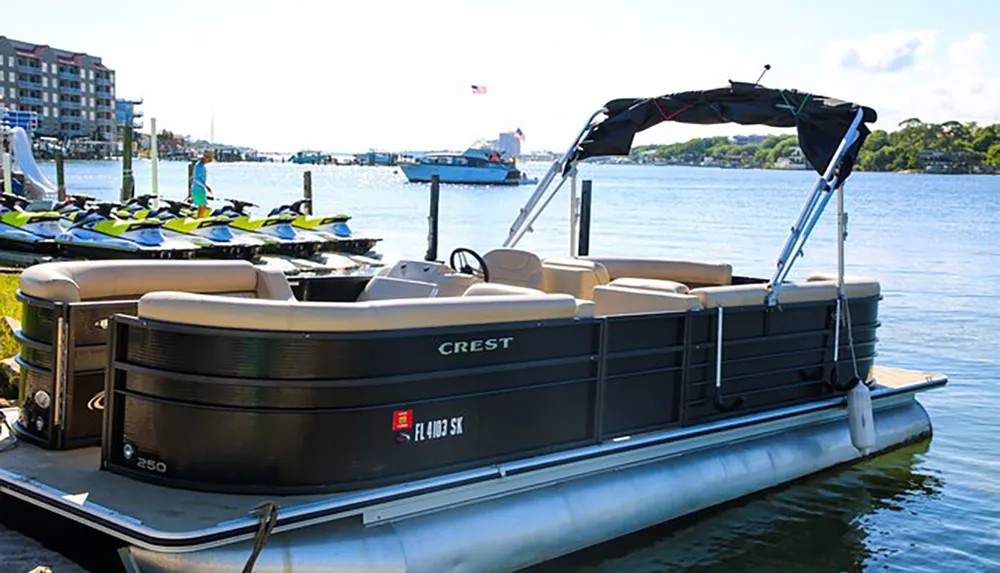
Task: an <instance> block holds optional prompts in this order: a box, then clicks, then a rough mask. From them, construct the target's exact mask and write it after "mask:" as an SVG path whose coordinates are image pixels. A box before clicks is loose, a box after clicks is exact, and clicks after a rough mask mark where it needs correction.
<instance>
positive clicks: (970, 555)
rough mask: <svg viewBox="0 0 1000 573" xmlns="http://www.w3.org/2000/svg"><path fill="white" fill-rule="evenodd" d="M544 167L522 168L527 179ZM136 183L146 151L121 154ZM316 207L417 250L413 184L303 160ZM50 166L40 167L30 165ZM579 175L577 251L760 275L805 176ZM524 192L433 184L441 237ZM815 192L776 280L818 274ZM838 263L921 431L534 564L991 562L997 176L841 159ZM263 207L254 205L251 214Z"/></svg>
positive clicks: (502, 216) (90, 180)
mask: <svg viewBox="0 0 1000 573" xmlns="http://www.w3.org/2000/svg"><path fill="white" fill-rule="evenodd" d="M546 168H547V165H542V164H529V165H528V166H527V168H526V170H527V171H528V174H529V176H539V177H540V176H542V175H543V174H544V171H545V169H546ZM135 169H136V181H137V189H138V190H139V192H143V191H144V190H148V189H149V185H150V183H149V182H150V176H149V163H148V162H137V163H136V165H135ZM306 169H307V168H306V167H303V166H296V165H291V164H213V165H211V166H210V168H209V184H210V185H211V186H212V188H213V189H214V190H215V194H216V196H217V197H227V196H235V197H240V198H246V199H249V200H252V201H255V202H257V203H259V204H260V205H262V207H267V208H270V207H272V206H275V205H277V204H279V203H280V202H284V201H289V200H293V199H296V198H298V197H299V196H300V194H301V186H302V185H301V181H302V172H303V171H305V170H306ZM309 169H311V170H312V172H313V189H314V193H315V201H316V209H315V211H316V212H317V213H327V212H334V211H343V212H347V213H349V214H351V215H353V216H354V217H355V218H354V220H352V222H351V225H352V227H353V228H354V229H355V230H356V231H370V232H372V233H374V234H377V235H379V236H381V237H383V238H384V239H385V240H384V242H383V243H382V244H381V245H380V247H379V250H381V251H383V252H384V253H386V255H387V256H388V257H394V256H407V257H411V258H420V257H422V256H423V254H424V250H425V245H426V236H427V227H426V217H427V198H428V194H427V188H426V186H423V185H410V184H407V183H405V179H404V177H403V176H402V174H400V173H397V172H395V170H394V169H391V168H366V167H334V166H312V167H309ZM43 171H45V172H46V174H47V175H48V176H49V177H50V178H52V179H53V180H54V177H55V175H54V167H53V166H52V165H51V164H46V165H43ZM580 174H581V177H582V178H584V179H593V180H594V216H593V233H592V241H591V245H592V248H591V252H592V253H594V254H633V255H639V256H666V257H677V258H692V259H700V260H719V261H725V262H730V263H731V264H733V266H734V272H735V273H737V274H744V275H756V276H770V274H771V272H772V270H773V266H774V261H775V259H776V257H777V255H778V252H779V251H780V249H781V247H782V244H783V242H784V240H785V238H786V237H787V233H788V229H789V227H790V226H791V225H792V224H793V222H794V219H795V217H796V216H797V215H798V212H799V210H800V209H801V207H802V203H803V201H804V200H805V198H806V195H807V193H808V190H809V189H810V188H811V184H812V183H813V181H814V175H813V174H811V172H780V171H744V170H718V169H702V168H684V167H648V166H610V165H609V166H599V165H585V166H583V167H582V168H581V170H580ZM66 176H67V186H68V188H69V189H70V192H80V193H88V194H92V195H97V196H101V197H106V198H114V197H115V196H116V195H117V190H116V189H117V188H118V186H119V184H120V166H119V164H118V163H70V164H68V165H67V167H66ZM186 177H187V175H186V167H185V165H184V164H181V163H161V164H160V177H159V179H160V190H161V193H162V194H164V195H167V196H172V197H177V198H183V196H184V195H185V193H184V191H183V186H184V184H185V182H186ZM531 190H532V189H531V188H530V187H520V188H488V187H463V186H445V187H444V188H443V189H442V194H441V218H442V220H441V226H440V235H441V249H440V251H439V256H440V257H442V258H445V259H446V257H447V255H448V253H449V252H450V251H451V249H453V248H455V247H458V246H465V247H470V248H473V249H475V250H477V251H478V252H480V253H482V252H485V251H487V250H489V249H490V248H492V247H495V246H498V245H499V244H500V243H501V242H502V241H503V239H504V238H505V237H506V234H507V230H508V228H509V226H510V224H511V222H512V221H513V219H514V217H515V215H516V214H517V211H518V209H519V208H520V207H521V205H522V204H523V202H524V199H525V198H526V197H527V196H528V195H529V194H530V193H531ZM834 209H835V207H834V205H833V204H832V203H831V205H830V207H829V208H828V211H827V213H826V216H825V217H824V220H823V221H822V223H821V224H820V225H819V226H818V227H817V228H816V230H815V231H814V235H813V237H812V240H811V241H810V246H809V249H808V250H807V252H806V257H805V258H804V259H802V260H800V261H799V262H798V263H797V264H796V266H795V269H794V270H793V272H792V277H793V278H797V277H799V278H800V277H804V276H806V274H807V273H809V272H812V271H817V270H827V271H831V270H834V269H835V261H836V258H835V243H834V238H835V229H834V220H833V216H832V214H833V211H834ZM847 210H848V212H849V214H850V224H849V237H848V246H847V252H848V265H849V266H848V269H849V272H850V273H854V274H860V275H868V276H874V277H876V278H878V279H879V280H880V281H881V283H882V289H883V294H884V297H885V299H884V301H883V302H882V307H881V310H880V317H881V319H882V327H881V329H880V331H879V358H878V363H880V364H885V365H893V366H899V367H903V368H913V369H922V370H928V371H932V372H941V373H945V374H947V375H948V376H949V377H950V383H949V385H948V386H947V387H946V388H945V389H943V390H939V391H934V392H930V393H927V394H924V395H922V397H921V398H920V400H921V402H922V403H923V404H924V405H925V407H926V408H927V410H928V412H929V414H930V416H931V420H932V422H933V424H934V430H935V435H934V437H933V439H932V440H931V441H929V442H924V443H921V444H916V445H914V446H911V447H908V448H906V449H903V450H900V451H897V452H894V453H891V454H889V455H885V456H881V457H879V458H877V459H875V460H872V461H868V462H864V463H860V464H857V465H855V466H853V467H850V468H847V469H839V470H835V471H830V472H826V473H824V474H822V475H819V476H814V477H811V478H809V479H806V480H803V481H801V482H798V483H796V484H793V485H791V486H789V487H785V488H781V489H779V490H776V491H773V492H768V493H766V494H763V495H759V496H756V497H755V498H753V499H751V500H747V501H741V502H738V503H735V504H732V505H729V506H726V507H725V508H722V509H720V510H715V511H711V512H708V513H707V514H702V515H699V516H696V517H695V518H693V519H686V520H683V521H681V522H679V523H675V524H672V525H669V526H661V527H658V528H653V529H650V530H647V531H644V532H641V533H639V534H636V535H633V536H630V537H628V538H625V539H621V540H616V541H614V542H611V543H608V544H605V545H603V546H600V547H597V548H592V549H590V550H587V551H584V552H581V553H578V554H575V555H572V556H569V557H567V558H563V559H560V560H557V561H555V562H552V563H548V564H545V565H543V566H540V567H537V568H535V571H537V572H539V573H541V572H550V571H579V572H594V573H596V572H610V571H616V572H626V573H646V572H654V571H656V572H659V571H698V572H715V571H720V572H721V571H733V570H740V571H782V572H784V571H820V572H823V571H908V572H920V571H928V572H930V571H950V572H951V571H954V572H959V571H975V572H979V571H1000V477H998V474H1000V439H998V438H997V436H998V430H1000V416H998V414H997V404H1000V389H998V385H997V381H998V379H1000V350H998V349H997V337H996V334H995V332H996V331H995V328H996V325H997V324H1000V239H998V237H1000V177H992V178H991V177H987V176H948V175H941V176H937V175H896V174H872V173H856V174H854V175H853V176H852V178H851V179H850V180H849V181H848V184H847ZM261 211H263V209H261V210H258V212H261ZM567 216H568V203H567V200H566V196H565V195H562V196H560V197H559V198H557V199H556V200H555V202H554V204H553V205H551V206H550V207H549V210H548V211H547V212H546V214H545V215H544V216H543V217H542V218H541V219H539V221H538V222H536V224H535V225H534V232H533V233H531V234H529V235H528V236H526V237H525V239H524V240H523V241H522V243H521V244H520V245H519V246H520V247H523V248H526V249H530V250H534V251H535V252H537V253H539V254H540V255H543V256H546V255H565V254H566V253H567V252H568V248H569V240H568V238H567V234H566V231H565V230H566V219H567Z"/></svg>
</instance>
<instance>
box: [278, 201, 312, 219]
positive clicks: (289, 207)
mask: <svg viewBox="0 0 1000 573" xmlns="http://www.w3.org/2000/svg"><path fill="white" fill-rule="evenodd" d="M303 205H312V199H299V200H298V201H295V202H294V203H288V204H285V205H278V206H277V207H275V208H274V209H271V213H270V214H271V215H278V214H281V213H283V212H291V213H297V214H299V215H305V213H303V212H302V206H303Z"/></svg>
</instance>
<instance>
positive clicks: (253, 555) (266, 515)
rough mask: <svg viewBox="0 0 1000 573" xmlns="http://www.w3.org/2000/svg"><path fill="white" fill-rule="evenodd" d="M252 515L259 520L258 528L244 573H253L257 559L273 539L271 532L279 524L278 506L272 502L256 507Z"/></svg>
mask: <svg viewBox="0 0 1000 573" xmlns="http://www.w3.org/2000/svg"><path fill="white" fill-rule="evenodd" d="M250 515H252V516H254V517H256V518H257V522H258V526H257V533H256V534H255V535H254V536H253V551H251V552H250V558H249V559H247V563H246V565H244V566H243V573H252V572H253V566H254V564H256V563H257V557H259V556H260V552H261V551H263V550H264V544H265V543H267V540H268V539H269V538H270V537H271V531H272V530H273V529H274V525H275V524H276V523H277V522H278V504H276V503H274V502H272V501H265V502H264V503H261V504H260V505H258V506H257V507H255V508H254V510H253V511H251V512H250Z"/></svg>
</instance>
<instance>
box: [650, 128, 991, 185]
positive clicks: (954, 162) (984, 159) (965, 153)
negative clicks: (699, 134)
mask: <svg viewBox="0 0 1000 573" xmlns="http://www.w3.org/2000/svg"><path fill="white" fill-rule="evenodd" d="M631 158H632V160H633V161H636V162H638V163H667V164H674V165H719V166H724V167H743V168H765V169H767V168H774V167H780V166H789V164H790V162H791V164H792V165H794V164H796V162H801V161H802V156H801V153H800V151H799V148H798V138H797V137H796V136H795V135H775V136H770V137H764V136H750V137H743V138H738V139H737V138H729V137H704V138H697V139H692V140H690V141H685V142H681V143H671V144H668V145H640V146H636V147H635V148H634V149H633V150H632V153H631ZM783 159H784V160H785V161H782V160H783ZM856 169H857V170H860V171H925V170H936V171H950V172H959V173H968V172H1000V124H993V125H986V126H980V125H978V124H977V123H976V122H969V123H960V122H957V121H947V122H944V123H940V124H938V123H924V122H922V121H920V120H919V119H918V118H910V119H907V120H904V121H902V122H900V123H899V125H898V129H897V130H895V131H892V132H888V131H885V130H882V129H879V130H875V131H873V132H872V133H871V135H869V136H868V139H867V140H866V141H865V144H864V146H863V147H862V148H861V151H860V152H859V154H858V162H857V165H856Z"/></svg>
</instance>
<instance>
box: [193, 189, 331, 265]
mask: <svg viewBox="0 0 1000 573" xmlns="http://www.w3.org/2000/svg"><path fill="white" fill-rule="evenodd" d="M225 202H226V203H227V204H226V205H224V206H222V207H220V208H218V209H216V210H214V211H212V216H218V217H226V218H227V219H229V222H230V223H229V225H230V228H231V229H232V231H233V234H234V235H236V236H238V237H239V236H246V235H249V236H252V237H260V236H263V237H264V239H265V241H267V244H266V245H265V246H264V248H263V249H262V250H261V253H265V254H276V255H290V256H294V257H302V258H307V259H308V258H310V257H313V256H315V255H316V254H317V253H319V252H320V251H321V250H322V249H323V248H324V247H325V246H326V244H327V242H328V241H327V239H326V238H325V237H323V236H322V235H319V234H317V233H312V232H310V231H304V230H301V229H296V228H295V227H293V226H292V224H291V223H292V221H294V220H295V216H294V215H290V214H288V215H268V216H266V217H252V216H250V215H248V214H247V213H246V208H247V207H259V205H256V204H255V203H251V202H249V201H241V200H239V199H225Z"/></svg>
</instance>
